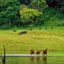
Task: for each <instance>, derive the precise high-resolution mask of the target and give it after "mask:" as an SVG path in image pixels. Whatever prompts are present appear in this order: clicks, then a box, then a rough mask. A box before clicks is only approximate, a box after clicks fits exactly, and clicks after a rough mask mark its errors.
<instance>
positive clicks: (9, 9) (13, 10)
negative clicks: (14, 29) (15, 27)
mask: <svg viewBox="0 0 64 64" xmlns="http://www.w3.org/2000/svg"><path fill="white" fill-rule="evenodd" d="M19 5H20V4H19V2H18V1H16V0H6V1H5V2H1V4H0V20H2V21H0V23H1V22H2V23H6V24H9V25H11V24H14V23H15V22H16V21H17V20H18V18H19V15H18V13H19ZM3 18H4V19H3Z"/></svg>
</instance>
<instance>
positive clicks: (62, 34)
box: [0, 27, 64, 54]
mask: <svg viewBox="0 0 64 64" xmlns="http://www.w3.org/2000/svg"><path fill="white" fill-rule="evenodd" d="M63 29H64V28H63V27H60V28H53V29H52V28H48V29H45V28H42V29H41V30H39V29H38V28H37V29H35V28H34V29H33V30H29V29H25V30H26V31H27V34H23V35H19V34H18V33H19V32H22V31H24V30H23V29H17V30H16V32H14V31H13V30H0V54H1V53H3V45H5V47H6V53H29V49H30V48H32V49H43V48H48V50H54V51H56V50H57V51H63V50H64V30H63Z"/></svg>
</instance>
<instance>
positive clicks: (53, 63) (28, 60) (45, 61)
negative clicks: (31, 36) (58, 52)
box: [0, 56, 64, 64]
mask: <svg viewBox="0 0 64 64" xmlns="http://www.w3.org/2000/svg"><path fill="white" fill-rule="evenodd" d="M0 58H1V57H0ZM0 64H2V58H1V59H0ZM6 64H64V57H62V56H50V57H47V58H46V57H6Z"/></svg>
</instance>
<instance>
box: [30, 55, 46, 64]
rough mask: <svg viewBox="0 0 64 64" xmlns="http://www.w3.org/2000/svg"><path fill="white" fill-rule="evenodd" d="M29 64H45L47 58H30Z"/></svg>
mask: <svg viewBox="0 0 64 64" xmlns="http://www.w3.org/2000/svg"><path fill="white" fill-rule="evenodd" d="M30 64H47V57H46V56H43V57H39V56H36V57H30Z"/></svg>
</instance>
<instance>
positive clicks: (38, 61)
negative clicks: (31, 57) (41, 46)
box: [35, 56, 41, 64]
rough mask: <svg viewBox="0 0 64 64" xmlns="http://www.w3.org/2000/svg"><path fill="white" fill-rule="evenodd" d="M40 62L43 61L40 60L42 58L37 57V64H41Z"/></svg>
mask: <svg viewBox="0 0 64 64" xmlns="http://www.w3.org/2000/svg"><path fill="white" fill-rule="evenodd" d="M40 62H41V59H40V57H38V56H37V57H35V64H40Z"/></svg>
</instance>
